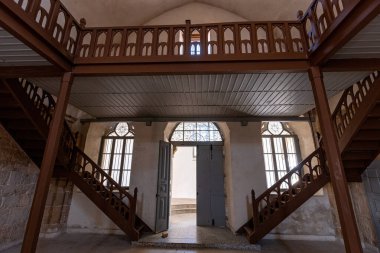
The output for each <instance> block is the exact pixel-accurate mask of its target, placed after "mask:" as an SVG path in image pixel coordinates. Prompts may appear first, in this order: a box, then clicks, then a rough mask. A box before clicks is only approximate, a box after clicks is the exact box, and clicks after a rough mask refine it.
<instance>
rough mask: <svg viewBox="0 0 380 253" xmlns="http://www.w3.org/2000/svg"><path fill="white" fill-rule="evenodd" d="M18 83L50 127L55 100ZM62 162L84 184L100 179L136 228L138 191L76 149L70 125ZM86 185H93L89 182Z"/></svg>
mask: <svg viewBox="0 0 380 253" xmlns="http://www.w3.org/2000/svg"><path fill="white" fill-rule="evenodd" d="M18 82H19V85H20V86H21V87H22V89H23V90H24V92H25V94H26V95H27V98H28V99H29V100H30V101H31V102H32V103H33V105H34V107H35V108H36V109H37V110H38V111H39V114H40V115H41V116H42V119H43V120H44V123H45V124H46V126H47V127H49V126H50V122H51V119H52V115H53V112H54V109H55V100H54V99H53V97H52V96H51V95H50V94H49V93H47V92H46V91H44V90H43V89H41V88H39V87H37V86H35V85H33V84H32V83H31V82H29V81H26V80H24V79H19V80H18ZM58 159H59V160H61V162H63V163H64V166H65V167H67V168H69V169H70V170H72V171H73V172H75V173H77V175H79V177H81V178H82V179H83V180H84V181H85V180H86V179H88V176H89V175H90V176H91V177H92V179H94V180H96V182H97V185H98V186H101V187H103V189H104V192H106V193H107V194H108V195H103V196H102V197H103V198H105V199H106V201H107V202H108V204H109V205H110V206H112V207H113V208H114V209H115V210H117V212H119V214H120V215H122V217H123V219H126V220H127V222H128V223H129V225H130V228H131V229H133V228H134V225H135V220H136V203H137V188H135V190H134V193H133V195H131V194H130V193H129V192H128V191H126V190H125V189H124V188H123V187H122V186H120V185H119V184H118V183H116V182H115V181H114V180H113V179H112V177H111V176H110V175H108V174H107V173H106V172H105V171H103V170H102V169H101V168H100V167H99V166H98V165H97V164H96V163H95V162H94V161H92V160H91V159H90V158H89V157H88V156H87V155H86V154H85V153H84V152H82V151H81V150H80V149H79V148H78V147H77V146H76V139H75V137H74V135H73V134H72V132H71V130H70V127H69V126H68V124H67V123H66V122H65V124H64V128H63V132H62V135H61V139H60V149H59V154H58ZM86 182H87V183H90V182H89V181H88V180H87V181H86ZM92 185H93V184H92ZM95 194H96V193H95Z"/></svg>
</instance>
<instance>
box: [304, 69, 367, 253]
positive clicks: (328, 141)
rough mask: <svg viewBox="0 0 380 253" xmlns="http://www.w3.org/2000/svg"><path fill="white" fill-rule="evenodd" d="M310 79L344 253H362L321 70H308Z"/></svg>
mask: <svg viewBox="0 0 380 253" xmlns="http://www.w3.org/2000/svg"><path fill="white" fill-rule="evenodd" d="M309 78H310V82H311V86H312V88H313V93H314V100H315V104H316V107H317V113H318V117H319V124H320V127H321V132H322V137H323V147H324V150H325V152H326V158H327V162H328V169H329V172H330V178H331V184H332V187H333V190H334V195H335V201H336V205H337V209H338V213H339V220H340V224H341V226H342V233H343V239H344V243H345V247H346V252H347V253H361V252H363V250H362V247H361V243H360V237H359V232H358V227H357V225H356V220H355V213H354V210H353V208H352V203H351V198H350V192H349V190H348V186H347V180H346V174H345V171H344V167H343V163H342V157H341V154H340V149H339V146H338V139H337V136H336V132H335V129H334V127H333V123H332V120H331V118H332V117H331V112H330V107H329V104H328V100H327V95H326V90H325V85H324V82H323V75H322V72H321V69H320V68H319V67H311V68H310V69H309Z"/></svg>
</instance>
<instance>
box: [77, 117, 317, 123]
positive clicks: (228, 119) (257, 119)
mask: <svg viewBox="0 0 380 253" xmlns="http://www.w3.org/2000/svg"><path fill="white" fill-rule="evenodd" d="M312 120H313V119H312ZM117 121H130V122H170V121H172V122H175V121H187V122H192V121H198V122H200V121H202V122H205V121H225V122H261V121H308V122H309V121H310V118H308V117H298V116H283V117H282V116H280V117H275V116H273V117H270V116H251V117H214V116H211V117H151V118H147V117H111V118H95V119H82V120H81V122H82V123H86V122H117Z"/></svg>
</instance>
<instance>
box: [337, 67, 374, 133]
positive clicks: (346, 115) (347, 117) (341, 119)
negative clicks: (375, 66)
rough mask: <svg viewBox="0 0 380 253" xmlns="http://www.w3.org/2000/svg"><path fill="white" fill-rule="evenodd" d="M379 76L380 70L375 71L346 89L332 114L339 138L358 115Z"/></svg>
mask: <svg viewBox="0 0 380 253" xmlns="http://www.w3.org/2000/svg"><path fill="white" fill-rule="evenodd" d="M378 78H379V71H375V72H373V73H372V74H370V75H369V76H367V77H366V78H364V79H363V80H361V81H359V82H357V83H356V84H354V85H353V86H351V87H349V88H348V89H346V90H345V91H344V92H343V94H342V97H341V98H340V100H339V102H338V104H337V107H336V108H335V110H334V112H333V114H332V120H333V123H334V127H335V129H336V132H337V136H338V138H341V137H342V136H343V134H344V132H345V131H346V129H347V128H348V126H349V125H350V123H351V122H352V120H353V119H354V117H355V116H356V115H357V112H358V110H359V108H360V107H361V105H362V104H363V103H364V102H365V101H366V98H367V97H368V96H369V95H371V94H372V91H373V89H374V88H375V81H376V80H377V79H378Z"/></svg>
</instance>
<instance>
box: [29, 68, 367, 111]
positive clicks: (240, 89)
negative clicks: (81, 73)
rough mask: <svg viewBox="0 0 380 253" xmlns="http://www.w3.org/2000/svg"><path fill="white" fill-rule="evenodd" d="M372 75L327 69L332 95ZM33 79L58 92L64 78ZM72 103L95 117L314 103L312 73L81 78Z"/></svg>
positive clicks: (305, 106)
mask: <svg viewBox="0 0 380 253" xmlns="http://www.w3.org/2000/svg"><path fill="white" fill-rule="evenodd" d="M367 74H368V73H363V72H353V73H325V83H326V89H327V93H328V96H329V97H332V96H334V95H336V94H338V93H339V92H340V91H342V90H344V89H345V88H347V87H349V86H351V85H352V84H354V83H355V82H357V81H358V80H360V79H362V78H363V77H365V76H366V75H367ZM32 81H33V82H34V83H35V84H37V85H39V86H41V87H42V88H44V89H46V90H47V91H49V92H50V93H52V94H54V95H57V94H58V90H59V83H60V82H59V79H58V78H35V79H32ZM70 103H71V104H72V105H74V106H76V107H77V108H79V109H81V110H83V111H85V112H87V113H89V114H90V115H92V116H95V117H207V116H211V117H238V116H299V115H301V114H303V113H305V112H307V111H308V110H310V109H312V108H313V107H314V99H313V93H312V91H311V86H310V83H309V79H308V75H307V73H277V74H273V73H261V74H218V75H161V76H160V75H159V76H118V77H116V76H113V77H77V78H75V80H74V84H73V88H72V92H71V96H70Z"/></svg>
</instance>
